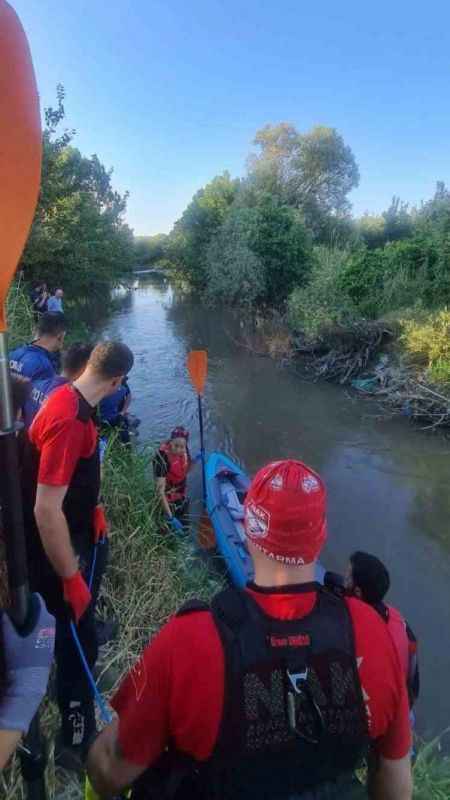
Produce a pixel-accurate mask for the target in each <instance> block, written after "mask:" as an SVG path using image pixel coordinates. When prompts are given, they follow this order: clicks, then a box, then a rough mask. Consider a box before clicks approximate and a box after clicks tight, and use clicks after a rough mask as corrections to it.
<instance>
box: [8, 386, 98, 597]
mask: <svg viewBox="0 0 450 800" xmlns="http://www.w3.org/2000/svg"><path fill="white" fill-rule="evenodd" d="M92 416H93V411H92V407H91V406H90V405H89V404H88V403H87V401H86V400H85V399H84V398H83V397H82V396H81V395H79V404H78V414H77V419H78V420H80V421H81V422H83V423H84V424H86V425H88V424H89V421H90V420H91V419H92ZM19 449H20V467H21V485H22V498H23V512H24V526H25V536H26V545H27V560H28V569H29V573H30V584H31V588H32V589H33V590H34V591H39V592H40V593H41V594H43V595H44V597H45V599H46V602H47V606H48V607H49V610H51V611H52V613H58V606H59V600H60V599H61V602H62V592H61V581H60V579H59V577H58V576H57V574H56V572H55V571H54V569H53V567H52V565H51V564H50V561H49V560H48V558H47V555H46V553H45V551H44V548H43V546H42V542H41V537H40V534H39V529H38V526H37V524H36V520H35V517H34V505H35V501H36V490H37V481H38V472H39V458H40V455H39V451H38V450H37V448H36V447H35V446H34V445H33V444H32V443H31V442H30V440H29V438H28V436H27V434H26V433H23V434H22V435H21V437H20V441H19ZM99 492H100V456H99V447H98V442H97V444H96V446H95V448H94V450H93V452H92V454H91V455H90V456H89V457H88V458H80V459H79V461H78V463H77V466H76V468H75V471H74V474H73V475H72V479H71V481H70V484H69V487H68V490H67V493H66V496H65V498H64V503H63V511H64V515H65V517H66V519H67V524H68V527H69V532H70V539H71V542H72V546H73V548H74V551H75V553H76V554H77V555H78V556H80V563H81V565H83V564H85V563H87V562H90V559H91V555H92V547H93V542H94V527H93V517H94V509H95V506H96V505H97V502H98V495H99ZM49 603H50V604H51V608H50V606H49ZM61 607H62V608H64V605H62V606H61Z"/></svg>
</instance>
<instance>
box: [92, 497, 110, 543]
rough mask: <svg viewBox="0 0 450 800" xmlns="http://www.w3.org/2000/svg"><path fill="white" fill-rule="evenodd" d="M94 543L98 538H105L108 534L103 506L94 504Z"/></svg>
mask: <svg viewBox="0 0 450 800" xmlns="http://www.w3.org/2000/svg"><path fill="white" fill-rule="evenodd" d="M93 525H94V543H95V544H98V542H99V541H100V539H105V537H106V536H107V535H108V522H107V519H106V517H105V512H104V510H103V506H95V508H94V519H93Z"/></svg>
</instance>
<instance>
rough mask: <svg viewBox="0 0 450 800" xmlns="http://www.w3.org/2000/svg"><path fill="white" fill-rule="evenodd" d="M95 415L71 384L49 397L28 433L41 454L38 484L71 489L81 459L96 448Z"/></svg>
mask: <svg viewBox="0 0 450 800" xmlns="http://www.w3.org/2000/svg"><path fill="white" fill-rule="evenodd" d="M93 413H94V409H93V408H92V407H91V406H89V404H88V403H87V401H86V400H85V399H84V397H82V396H81V394H80V393H79V392H77V390H76V389H74V387H73V386H71V385H70V384H66V385H65V386H62V387H61V388H60V389H56V390H55V391H54V392H53V393H52V394H51V395H50V397H49V398H48V400H47V401H46V402H45V403H44V405H43V406H42V408H41V410H40V411H39V413H38V414H37V415H36V417H35V418H34V420H33V424H32V425H31V428H30V430H29V432H28V435H29V437H30V441H31V442H32V444H34V445H35V447H36V448H37V450H38V451H39V454H40V458H39V473H38V483H42V484H45V485H46V486H69V484H70V481H71V479H72V476H73V473H74V472H75V469H76V466H77V463H78V461H79V460H80V458H89V457H90V456H92V454H93V452H94V450H95V448H96V445H97V429H96V427H95V424H94V422H93V420H92V418H91V416H92V415H93ZM80 416H82V417H83V419H80V418H79V417H80ZM86 419H87V422H86ZM83 420H84V421H83Z"/></svg>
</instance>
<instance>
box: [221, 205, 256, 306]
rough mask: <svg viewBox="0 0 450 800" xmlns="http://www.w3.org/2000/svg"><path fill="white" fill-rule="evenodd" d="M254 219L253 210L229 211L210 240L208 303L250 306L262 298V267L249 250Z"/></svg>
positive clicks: (236, 209)
mask: <svg viewBox="0 0 450 800" xmlns="http://www.w3.org/2000/svg"><path fill="white" fill-rule="evenodd" d="M254 218H255V211H254V210H253V209H249V208H242V209H241V208H235V209H233V210H232V211H231V212H230V214H229V215H228V217H227V219H226V220H225V222H224V224H223V225H222V226H221V228H220V229H219V231H218V233H217V235H216V236H215V237H214V239H213V240H212V242H211V244H210V246H209V249H208V255H207V298H208V300H209V302H211V303H216V302H217V303H225V304H230V305H231V304H237V305H254V304H255V303H257V302H258V300H260V298H261V297H262V296H264V295H265V292H266V285H265V275H264V267H263V264H262V263H261V261H260V259H259V258H258V256H257V255H256V254H255V253H254V252H253V250H252V249H251V248H250V246H249V232H250V230H251V228H252V227H254V225H255V219H254Z"/></svg>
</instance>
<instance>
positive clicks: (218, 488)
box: [206, 453, 254, 588]
mask: <svg viewBox="0 0 450 800" xmlns="http://www.w3.org/2000/svg"><path fill="white" fill-rule="evenodd" d="M249 485H250V480H249V478H248V476H247V475H246V474H245V472H244V471H243V470H242V469H241V467H239V466H238V465H237V464H236V463H235V462H234V461H232V460H231V458H228V457H227V456H226V455H224V453H211V455H210V456H209V458H208V460H207V462H206V507H207V510H208V514H209V517H210V519H211V522H212V524H213V527H214V532H215V534H216V542H217V548H218V550H219V551H220V553H221V555H222V557H223V559H224V561H225V564H226V567H227V570H228V572H229V574H230V577H231V579H232V581H233V583H234V584H235V586H238V587H239V588H242V587H244V586H245V585H246V584H247V583H248V581H251V580H253V577H254V572H253V562H252V559H251V556H250V555H249V552H248V550H247V545H246V543H245V533H244V506H243V502H244V499H245V495H246V493H247V491H248V487H249Z"/></svg>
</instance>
